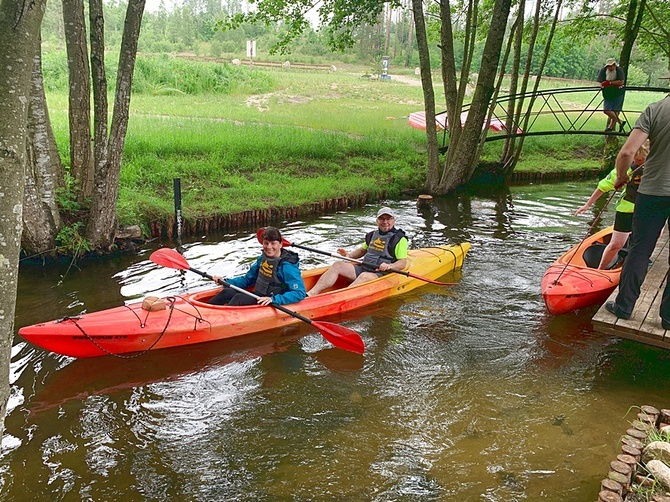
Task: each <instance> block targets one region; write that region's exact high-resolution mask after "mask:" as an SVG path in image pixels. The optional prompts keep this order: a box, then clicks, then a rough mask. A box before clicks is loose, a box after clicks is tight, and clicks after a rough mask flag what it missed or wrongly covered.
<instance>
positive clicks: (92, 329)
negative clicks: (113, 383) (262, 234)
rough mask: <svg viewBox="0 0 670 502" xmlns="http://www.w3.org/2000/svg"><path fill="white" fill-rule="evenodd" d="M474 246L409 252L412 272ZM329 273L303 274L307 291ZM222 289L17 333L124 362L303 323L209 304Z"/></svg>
mask: <svg viewBox="0 0 670 502" xmlns="http://www.w3.org/2000/svg"><path fill="white" fill-rule="evenodd" d="M469 249H470V244H469V243H463V244H456V245H450V246H439V247H430V248H421V249H416V250H411V251H409V268H408V270H410V271H411V272H413V273H415V274H419V275H421V276H424V277H426V278H429V279H437V278H439V277H442V276H444V275H445V274H447V273H449V272H451V271H453V270H454V269H456V268H459V267H461V266H462V265H463V259H464V258H465V255H466V253H467V252H468V250H469ZM326 270H327V267H321V268H316V269H312V270H308V271H305V272H303V279H304V281H305V286H306V287H307V289H310V288H311V287H312V286H313V285H314V284H315V283H316V281H317V280H318V278H319V277H320V276H321V274H323V273H324V272H325V271H326ZM424 284H426V282H424V281H421V280H419V279H416V278H413V277H408V276H405V275H401V274H387V275H384V276H382V277H379V278H377V279H375V280H373V281H369V282H366V283H363V284H360V285H357V286H354V287H351V288H347V287H346V286H348V282H347V281H346V280H344V279H343V278H340V279H339V280H338V282H337V283H335V285H334V286H333V288H330V289H329V290H326V291H324V292H323V293H321V294H319V295H316V296H313V297H308V298H306V299H304V300H303V301H301V302H298V303H294V304H291V305H289V307H290V308H291V309H292V310H295V311H296V312H298V313H299V314H301V315H302V316H304V317H307V318H309V319H314V320H316V319H324V318H327V317H328V316H333V315H337V314H341V313H343V312H348V311H350V310H354V309H360V308H363V307H366V306H368V305H371V304H374V303H377V302H380V301H382V300H384V299H386V298H389V297H391V296H396V295H400V294H403V293H406V292H408V291H411V290H413V289H415V288H417V287H419V286H422V285H424ZM220 289H221V288H218V287H217V288H212V289H207V290H202V291H197V292H192V293H186V294H183V295H175V296H170V297H167V298H160V299H156V298H149V297H147V298H145V299H144V300H143V301H138V302H134V303H129V304H127V305H124V306H121V307H115V308H111V309H107V310H102V311H99V312H91V313H86V314H82V315H80V316H69V317H64V318H62V319H57V320H53V321H49V322H44V323H39V324H34V325H31V326H25V327H23V328H21V329H19V335H21V336H22V337H23V338H24V339H25V340H27V341H28V342H30V343H32V344H35V345H37V346H39V347H42V348H44V349H46V350H50V351H52V352H56V353H58V354H63V355H66V356H71V357H97V356H105V355H123V354H133V353H139V352H143V351H147V350H157V349H163V348H168V347H178V346H184V345H190V344H195V343H203V342H209V341H213V340H221V339H225V338H232V337H237V336H243V335H247V334H250V333H256V332H259V331H266V330H271V329H276V328H282V327H284V326H289V325H293V324H296V323H299V322H301V321H300V320H299V319H296V318H295V317H292V316H290V315H287V314H286V313H283V312H281V311H279V310H277V309H275V308H273V307H263V306H258V305H251V306H239V307H229V306H216V305H210V304H208V303H207V301H208V300H209V299H211V298H212V297H213V296H214V295H215V294H216V293H218V292H219V291H220Z"/></svg>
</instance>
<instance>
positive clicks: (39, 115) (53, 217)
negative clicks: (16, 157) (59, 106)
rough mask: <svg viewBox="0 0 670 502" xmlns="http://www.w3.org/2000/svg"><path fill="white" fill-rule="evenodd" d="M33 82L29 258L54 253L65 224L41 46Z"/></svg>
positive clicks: (26, 214) (25, 243)
mask: <svg viewBox="0 0 670 502" xmlns="http://www.w3.org/2000/svg"><path fill="white" fill-rule="evenodd" d="M31 82H32V85H31V92H30V103H29V107H28V123H27V128H28V130H27V137H26V185H25V193H24V198H23V235H22V237H21V245H22V247H23V250H24V252H25V253H27V254H28V255H37V254H44V253H51V254H53V253H54V247H55V242H56V235H57V234H58V231H59V230H60V225H61V222H60V215H59V213H58V206H57V204H56V188H59V187H60V186H62V185H63V176H64V171H63V165H62V164H61V161H60V157H59V155H58V149H57V147H56V141H55V140H54V136H53V130H52V129H51V121H50V120H49V112H48V110H47V103H46V96H45V95H44V81H43V79H42V57H41V50H40V49H39V45H38V50H37V54H36V55H35V57H34V58H33V70H32V79H31Z"/></svg>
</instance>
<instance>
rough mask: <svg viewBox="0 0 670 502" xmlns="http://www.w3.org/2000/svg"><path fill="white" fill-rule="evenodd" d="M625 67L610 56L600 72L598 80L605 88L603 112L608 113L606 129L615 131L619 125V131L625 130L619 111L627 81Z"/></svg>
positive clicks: (624, 122) (603, 91)
mask: <svg viewBox="0 0 670 502" xmlns="http://www.w3.org/2000/svg"><path fill="white" fill-rule="evenodd" d="M625 78H626V77H625V75H624V73H623V68H621V66H619V65H617V64H616V59H614V58H609V59H608V60H607V61H605V66H603V67H602V68H601V69H600V72H599V73H598V78H597V79H596V80H598V82H600V86H601V87H602V88H603V90H602V93H603V113H604V114H605V115H607V127H606V128H605V130H606V131H613V130H614V127H615V126H616V125H617V124H618V125H619V132H623V128H624V126H625V125H626V121H625V120H623V121H622V120H621V119H620V118H619V112H620V111H621V109H622V108H623V94H624V90H623V84H624V81H625Z"/></svg>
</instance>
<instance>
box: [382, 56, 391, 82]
mask: <svg viewBox="0 0 670 502" xmlns="http://www.w3.org/2000/svg"><path fill="white" fill-rule="evenodd" d="M381 78H382V80H391V75H389V57H388V56H384V57H382V77H381Z"/></svg>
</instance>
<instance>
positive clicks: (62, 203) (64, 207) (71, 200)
mask: <svg viewBox="0 0 670 502" xmlns="http://www.w3.org/2000/svg"><path fill="white" fill-rule="evenodd" d="M64 181H65V184H64V186H62V187H60V188H57V189H56V203H57V204H58V207H59V208H60V210H61V212H63V213H66V214H73V213H76V212H77V211H79V210H80V209H81V206H80V204H79V202H78V201H77V191H78V188H77V180H75V179H74V178H73V177H72V176H70V173H69V171H68V172H66V173H65V178H64Z"/></svg>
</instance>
